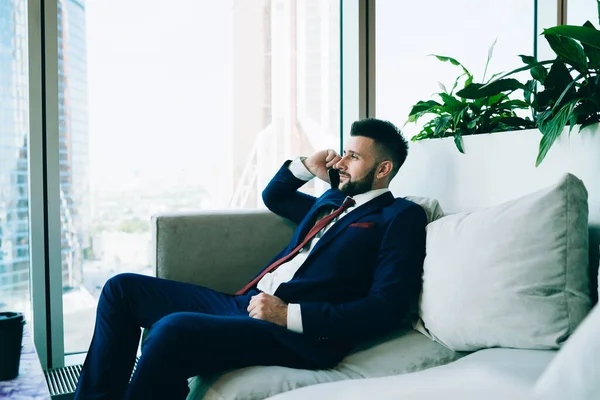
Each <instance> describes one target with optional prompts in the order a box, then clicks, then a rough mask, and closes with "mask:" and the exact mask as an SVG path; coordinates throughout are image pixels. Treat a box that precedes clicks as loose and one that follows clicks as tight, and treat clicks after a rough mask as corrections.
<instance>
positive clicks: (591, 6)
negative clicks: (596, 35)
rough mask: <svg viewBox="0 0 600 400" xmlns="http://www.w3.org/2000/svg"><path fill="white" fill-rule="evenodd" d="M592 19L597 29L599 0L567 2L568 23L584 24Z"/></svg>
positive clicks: (571, 0)
mask: <svg viewBox="0 0 600 400" xmlns="http://www.w3.org/2000/svg"><path fill="white" fill-rule="evenodd" d="M586 21H590V22H591V23H592V24H594V26H595V27H596V29H598V28H599V27H600V25H598V1H597V0H569V1H568V2H567V24H569V25H583V24H584V23H585V22H586Z"/></svg>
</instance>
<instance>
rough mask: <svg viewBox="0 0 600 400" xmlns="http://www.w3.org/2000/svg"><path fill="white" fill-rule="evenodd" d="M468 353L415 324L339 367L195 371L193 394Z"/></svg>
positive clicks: (341, 375) (273, 388)
mask: <svg viewBox="0 0 600 400" xmlns="http://www.w3.org/2000/svg"><path fill="white" fill-rule="evenodd" d="M465 355H467V353H459V352H454V351H452V350H449V349H447V348H445V347H444V346H442V345H440V344H438V343H436V342H434V341H432V340H430V339H429V338H427V337H426V336H424V335H422V334H421V333H419V332H416V331H413V330H403V331H399V332H395V333H393V334H391V335H389V336H387V337H385V338H380V339H379V340H377V341H373V342H371V343H366V344H364V345H363V346H361V347H360V348H357V349H356V350H355V351H354V352H353V353H352V354H349V355H348V356H347V357H346V358H345V359H344V360H343V361H342V362H341V363H340V364H339V365H338V366H337V367H336V368H333V369H329V370H318V371H313V370H302V369H292V368H285V367H276V366H255V367H248V368H243V369H239V370H233V371H229V372H226V373H223V374H218V375H213V376H205V377H195V378H193V379H192V380H191V382H190V394H189V395H188V397H187V399H188V400H236V399H240V400H241V399H244V400H252V399H264V398H267V397H269V396H273V395H276V394H278V393H281V392H286V391H289V390H292V389H297V388H300V387H304V386H310V385H316V384H318V383H325V382H335V381H341V380H348V379H362V378H374V377H382V376H390V375H398V374H406V373H409V372H415V371H420V370H423V369H427V368H431V367H435V366H438V365H443V364H447V363H449V362H452V361H454V360H457V359H459V358H461V357H464V356H465Z"/></svg>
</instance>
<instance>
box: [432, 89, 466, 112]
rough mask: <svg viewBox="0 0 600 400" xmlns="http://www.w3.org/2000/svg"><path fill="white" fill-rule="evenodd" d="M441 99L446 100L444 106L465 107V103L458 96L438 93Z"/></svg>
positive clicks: (451, 107)
mask: <svg viewBox="0 0 600 400" xmlns="http://www.w3.org/2000/svg"><path fill="white" fill-rule="evenodd" d="M438 95H439V96H440V97H441V99H442V100H443V101H444V106H448V108H450V109H454V108H458V107H463V106H464V103H463V102H462V101H460V100H458V99H457V98H456V97H454V96H451V95H449V94H447V93H438Z"/></svg>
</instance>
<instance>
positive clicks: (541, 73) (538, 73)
mask: <svg viewBox="0 0 600 400" xmlns="http://www.w3.org/2000/svg"><path fill="white" fill-rule="evenodd" d="M519 57H521V60H522V61H523V62H524V63H525V64H527V65H529V66H531V71H530V72H531V76H532V77H533V79H535V80H536V81H538V82H540V83H542V84H543V83H544V79H546V76H548V71H547V70H546V68H544V67H543V66H542V65H539V63H538V61H537V60H536V58H535V57H532V56H526V55H523V54H520V55H519Z"/></svg>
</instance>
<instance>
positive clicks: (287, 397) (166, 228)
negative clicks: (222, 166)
mask: <svg viewBox="0 0 600 400" xmlns="http://www.w3.org/2000/svg"><path fill="white" fill-rule="evenodd" d="M574 179H576V178H574ZM574 179H567V180H563V181H561V182H562V183H560V184H559V185H558V186H557V188H558V189H556V188H555V189H556V190H555V189H552V190H554V191H555V193H554V194H553V196H554V198H549V197H548V195H547V193H546V192H543V191H542V192H540V193H542V194H541V195H537V196H538V197H537V198H534V202H533V203H532V200H531V198H528V199H525V201H523V202H522V203H523V204H525V208H522V207H523V206H522V205H519V206H518V207H517V211H519V210H520V211H519V212H521V214H522V215H521V214H519V213H518V212H515V211H514V209H515V207H514V205H513V206H511V205H510V204H509V205H508V206H506V205H502V206H500V207H499V208H498V210H499V211H498V210H496V211H494V210H492V211H491V214H489V212H488V214H485V212H483V213H481V212H480V213H479V214H476V215H475V214H474V215H475V216H473V215H470V214H469V215H467V214H465V215H458V216H456V218H454V221H455V222H454V223H456V221H458V223H459V224H462V225H460V226H461V227H462V228H463V230H464V226H465V222H464V221H467V220H468V221H473V220H477V218H482V216H483V217H485V218H491V219H493V220H495V221H500V220H502V221H506V215H510V214H506V213H507V212H509V213H513V214H515V213H516V214H517V216H516V217H515V218H516V220H517V221H520V220H522V219H523V218H528V214H529V215H531V214H532V213H531V212H530V210H529V211H528V210H527V208H526V207H534V208H533V209H537V208H535V207H539V205H540V204H542V205H543V210H544V211H543V212H541V214H543V213H546V215H545V216H544V215H541V214H540V215H541V216H539V217H538V216H537V215H536V216H535V217H536V219H542V220H543V221H545V222H544V224H546V225H548V224H550V225H548V226H554V225H553V224H555V222H556V221H557V215H558V216H561V215H562V216H565V218H566V220H565V221H566V222H567V223H566V224H565V223H561V224H559V226H558V227H557V228H556V229H558V230H560V229H563V226H564V225H569V224H570V225H573V226H574V227H577V226H578V227H579V228H578V230H577V231H567V234H564V232H561V233H557V234H555V235H550V236H552V238H551V240H553V241H554V242H552V246H554V244H555V242H556V241H559V242H561V243H562V242H564V244H565V246H567V247H566V250H565V251H563V250H562V249H560V248H556V249H554V248H549V249H548V253H552V252H556V256H557V257H558V259H559V260H560V259H562V256H563V254H566V256H565V257H564V258H565V260H569V259H570V254H573V255H575V256H576V258H573V259H570V261H569V263H571V266H568V265H567V268H566V272H565V275H567V276H570V278H568V279H571V280H572V279H573V277H574V276H583V275H581V271H582V268H584V269H585V275H588V262H587V257H588V255H589V254H588V249H587V245H588V237H587V236H588V234H587V222H586V221H587V193H586V192H585V189H582V190H581V188H580V190H579V192H578V193H579V194H577V193H576V194H573V193H575V192H574V191H573V189H572V187H573V185H574V182H575V183H577V181H576V180H574ZM552 190H551V191H550V192H552ZM577 196H579V200H577ZM575 200H577V201H579V206H577V207H578V208H573V207H574V206H573V204H576V203H577V201H575ZM535 201H539V202H541V203H539V204H538V203H535ZM552 202H554V203H556V204H555V207H552V206H550V207H549V206H548V204H551V203H552ZM422 205H423V204H422ZM511 207H512V208H511ZM519 207H520V208H519ZM424 208H426V211H429V212H428V215H429V216H430V218H431V219H432V220H433V219H436V217H434V216H433V215H432V212H431V210H427V205H425V206H424ZM540 209H541V208H540ZM507 210H508V211H507ZM548 210H550V211H548ZM552 210H554V211H552ZM565 210H566V211H565ZM486 212H487V211H486ZM502 213H504V214H502ZM553 213H554V214H553ZM433 214H435V213H433ZM499 216H500V217H501V218H498V217H499ZM450 217H452V216H450ZM582 218H584V219H585V220H584V221H583V222H582ZM446 220H447V221H450V222H446ZM440 221H443V222H444V223H445V224H452V222H451V221H452V219H451V218H446V217H444V218H443V219H441V220H440ZM438 222H439V221H438ZM517 223H518V222H517ZM495 224H496V225H498V224H497V222H496V223H495ZM525 224H526V225H524V226H527V227H529V226H530V225H531V224H530V223H527V222H525ZM544 224H542V225H540V227H539V228H540V229H544ZM432 225H433V224H430V226H428V229H429V230H431V232H434V233H435V232H437V234H438V235H439V232H438V231H439V230H440V229H441V228H439V227H440V226H441V227H442V228H443V227H444V224H440V223H437V225H435V228H436V229H437V231H436V229H431V226H432ZM152 226H153V229H154V232H153V237H154V242H153V243H154V250H153V254H154V255H155V264H156V265H155V266H156V273H157V276H158V277H161V278H166V279H172V280H177V281H183V282H190V283H194V284H198V285H203V286H207V287H211V288H213V289H216V290H219V291H223V292H227V293H233V292H235V290H237V289H238V288H240V287H242V286H243V284H245V283H246V282H247V281H248V280H250V279H251V278H252V277H253V276H254V275H255V274H256V273H257V271H258V270H259V268H260V267H261V266H263V265H264V264H265V263H266V262H267V261H268V260H269V259H270V258H271V257H272V256H273V254H276V253H277V252H278V251H279V250H280V249H281V248H283V247H284V246H285V245H286V244H287V242H288V241H289V238H290V236H291V234H292V232H293V229H294V226H293V225H292V224H290V223H289V222H287V221H285V220H284V219H282V218H280V217H278V216H276V215H274V214H272V213H270V212H269V211H264V210H260V211H247V210H237V211H211V212H196V213H171V214H161V215H156V216H154V217H153V223H152ZM451 227H452V225H451ZM452 229H453V230H456V229H455V228H454V227H452ZM506 229H510V226H508V228H506ZM429 235H430V233H429V231H428V246H429V240H430V239H429ZM527 235H528V234H526V235H525V238H526V237H527ZM575 242H578V243H579V244H578V245H577V246H578V247H576V248H575V249H573V248H571V247H568V246H573V243H575ZM556 243H558V242H556ZM535 245H536V246H539V243H538V242H535ZM592 245H593V246H596V247H595V248H596V249H597V246H598V244H597V243H593V244H592ZM498 246H501V244H499V245H498ZM584 248H585V249H584ZM428 252H429V250H428ZM431 252H432V253H433V251H431ZM584 252H585V254H583V253H584ZM543 253H546V251H543ZM594 253H595V251H594ZM442 256H443V254H442ZM521 256H523V257H525V258H526V257H527V256H528V255H527V254H525V253H523V254H522V255H521V254H519V259H520V257H521ZM428 257H429V254H428ZM474 257H476V255H474ZM584 259H585V260H584ZM573 261H575V262H573ZM536 262H537V263H538V264H540V263H541V265H542V267H543V265H544V263H545V262H546V260H544V259H538V260H537V261H536ZM559 262H560V261H559ZM565 262H567V261H565ZM573 264H579V265H578V266H575V268H576V270H573V268H574V267H573ZM584 264H585V265H584ZM597 265H598V264H597V260H596V261H595V265H594V266H593V267H592V268H591V269H593V271H597V270H596V268H597ZM428 268H429V270H431V266H429V267H428V266H427V260H426V269H425V273H424V277H427V274H428V272H427V271H428ZM569 268H570V270H571V273H567V272H568V270H569ZM433 270H434V271H435V269H433ZM559 270H560V268H559ZM574 271H575V272H576V274H574V273H572V272H574ZM429 273H431V272H429ZM577 274H579V275H577ZM595 274H596V272H594V278H595V276H596V275H595ZM533 278H534V281H535V276H533ZM522 279H523V281H524V282H526V281H527V279H531V277H527V276H524V277H523V278H522ZM565 279H567V278H565ZM578 279H579V278H578ZM581 279H585V281H586V283H585V285H583V286H586V287H587V285H588V282H587V278H581ZM430 281H434V279H430ZM561 282H562V281H560V282H558V286H561V285H562V283H561ZM554 284H555V283H553V285H554ZM571 284H572V283H571ZM579 286H582V285H579ZM594 286H596V284H595V283H594ZM424 287H426V285H425V286H424ZM565 288H566V286H564V287H562V290H565V291H570V289H569V290H566V289H565ZM567 289H568V288H567ZM527 290H528V289H527V288H525V290H524V291H525V292H527ZM534 291H535V290H534ZM584 291H585V290H584ZM431 292H435V290H430V293H431ZM533 296H535V297H539V293H534V294H533ZM563 297H565V296H563ZM585 297H587V300H586V299H585ZM593 297H595V294H594V296H593ZM547 298H548V299H550V300H551V299H552V298H553V295H552V293H550V294H549V296H547ZM542 299H545V295H544V296H542ZM561 299H562V297H561ZM422 300H423V299H422ZM442 300H443V299H442ZM526 300H529V299H526ZM579 300H582V304H583V305H582V306H581V307H579V311H578V312H579V314H580V315H577V314H576V313H575V314H573V313H570V314H569V317H568V318H562V319H567V320H568V323H567V325H568V327H567V328H565V329H564V332H563V333H564V335H563V336H565V337H568V336H569V334H571V333H572V331H573V329H574V328H575V327H576V326H577V325H578V323H579V321H580V320H581V319H583V317H585V313H587V311H589V307H590V304H591V303H590V301H589V292H588V293H587V294H585V293H584V294H583V297H582V295H580V294H576V296H574V297H573V299H571V300H570V303H569V307H571V306H572V304H576V303H577V301H579ZM428 301H429V300H428ZM561 301H562V300H561ZM584 303H585V304H584ZM551 306H552V305H551ZM425 308H426V307H425ZM425 308H424V309H422V310H421V311H423V314H422V316H423V318H424V319H425V325H427V324H428V323H429V322H430V321H429V320H427V318H426V316H427V315H430V314H431V312H430V311H428V310H426V309H425ZM438 308H439V307H438ZM534 308H535V305H534ZM555 308H558V309H560V308H562V307H555ZM546 310H547V309H546ZM582 310H583V311H582ZM434 311H435V310H434ZM438 311H439V310H438ZM545 314H546V311H543V312H542V313H541V314H540V315H537V318H544V317H545V316H546V315H545ZM596 314H598V312H597V313H596ZM438 315H439V313H438ZM529 315H531V316H532V318H534V319H535V318H536V314H535V310H534V311H532V312H531V314H528V317H529ZM480 318H484V319H485V315H483V316H480ZM555 319H561V318H554V316H553V315H551V316H550V318H549V319H548V324H549V325H551V324H552V323H553V321H554V320H555ZM537 321H538V320H535V323H534V324H533V325H532V327H531V326H530V327H529V328H528V327H527V326H525V325H524V326H523V328H522V329H523V331H522V332H518V333H517V334H515V338H516V339H517V342H515V343H517V345H515V346H511V345H510V344H509V345H508V346H502V343H504V342H502V340H506V338H502V337H501V336H502V335H506V334H507V333H506V332H504V333H502V332H501V333H500V334H499V337H500V339H498V340H500V342H498V343H500V344H495V345H494V343H488V344H487V345H481V346H479V349H481V350H479V351H475V350H477V349H473V351H453V350H451V349H452V348H454V349H456V347H457V345H456V344H455V343H456V341H455V342H452V341H451V340H448V338H450V339H452V337H453V335H454V332H444V330H443V329H441V330H435V329H434V331H433V332H432V331H429V330H428V329H427V328H426V327H425V326H424V325H423V320H420V321H419V324H417V329H419V330H420V332H419V331H417V330H413V329H412V328H410V327H407V328H406V329H404V330H401V331H397V332H394V333H393V334H390V335H389V336H388V337H386V338H380V339H379V340H377V341H375V342H372V343H364V344H363V345H361V346H360V347H359V348H356V349H355V350H354V351H353V352H352V353H351V354H350V355H349V356H348V357H346V359H345V360H343V361H342V362H341V363H340V364H339V365H338V366H337V367H336V368H334V369H330V370H320V371H312V370H296V369H290V368H284V367H267V366H256V367H250V368H244V369H240V370H232V371H225V372H224V373H221V374H217V375H214V376H203V377H194V378H192V379H190V382H189V384H190V389H191V390H190V394H189V396H188V400H201V399H202V400H215V399H218V400H234V399H264V398H268V397H271V396H276V398H277V399H279V398H281V400H292V399H302V398H312V399H316V398H319V399H328V398H357V399H358V398H361V399H363V398H364V399H366V398H368V397H369V393H372V391H373V390H377V388H379V390H380V392H379V393H380V394H381V395H378V396H377V398H399V397H398V396H403V397H402V398H413V397H411V395H414V396H415V397H414V398H417V397H418V398H434V397H419V396H421V395H422V394H423V393H424V391H425V392H427V391H428V390H429V391H430V392H431V384H432V383H433V382H444V380H445V382H446V384H447V386H448V385H449V387H450V386H454V387H455V389H456V386H457V385H458V384H460V383H461V382H462V385H463V389H464V385H466V384H468V385H473V384H474V383H475V382H477V381H479V382H483V383H482V385H483V386H482V388H483V389H482V390H487V391H488V395H489V394H490V393H489V390H490V387H492V388H495V390H493V393H491V394H494V393H495V394H496V395H500V394H502V396H500V397H496V398H518V394H519V393H521V394H522V393H526V392H527V390H530V389H531V388H532V387H533V386H534V385H535V383H536V381H537V380H538V379H539V377H540V375H541V374H542V373H543V372H544V371H545V370H547V369H548V365H551V363H552V360H553V359H554V358H555V356H556V354H557V352H558V349H559V345H558V344H557V345H553V343H552V342H551V341H548V340H547V337H549V334H548V333H547V332H543V335H542V334H539V331H544V329H540V330H538V329H537V325H538V324H541V325H540V327H542V328H545V327H544V326H543V324H546V322H544V321H541V320H540V321H541V322H537ZM530 325H531V324H530ZM430 326H434V325H433V324H431V325H430ZM530 328H533V330H534V331H535V332H532V333H531V334H529V336H531V337H533V339H531V340H533V342H530V343H533V345H530V346H529V347H525V346H519V345H518V344H519V343H528V342H526V341H523V338H524V337H527V336H528V333H527V332H526V330H527V329H530ZM482 329H483V327H482ZM560 329H563V328H560ZM560 329H559V330H558V331H560ZM494 333H495V332H494ZM508 334H509V335H510V332H509V333H508ZM436 335H437V336H436ZM532 335H533V336H532ZM536 335H538V336H536ZM491 336H493V335H490V337H491ZM550 336H551V335H550ZM555 336H556V335H555ZM536 340H537V342H538V343H536V342H535V341H536ZM561 340H562V339H561ZM519 341H520V342H519ZM441 343H444V344H445V345H443V344H441ZM508 343H510V342H508ZM488 347H522V348H520V349H514V348H488ZM457 360H458V361H457ZM425 370H427V371H425ZM440 370H441V373H440ZM419 371H422V372H419ZM415 372H416V373H415ZM440 376H442V377H443V378H444V379H442V380H441V381H440ZM371 378H374V379H371ZM375 378H376V379H375ZM486 379H487V380H486ZM359 380H360V381H359ZM340 381H344V382H340ZM486 382H487V383H488V384H489V385H488V384H486ZM506 382H510V384H507V383H506ZM411 385H412V386H411ZM305 387H306V388H305ZM386 387H387V388H388V389H389V388H396V389H397V388H407V389H405V390H404V391H403V392H402V391H398V390H387V391H386V389H385V388H386ZM443 387H444V384H443V383H442V385H441V389H440V390H442V393H441V394H442V397H441V398H451V397H443V395H444V392H443V390H444V389H443ZM301 388H304V389H301ZM361 388H362V390H361ZM294 389H299V390H294ZM475 389H476V388H474V390H475ZM480 389H481V388H480ZM440 390H438V391H437V392H438V394H440V393H439V391H440ZM385 393H387V394H388V395H389V396H387V397H386V395H385ZM471 393H474V391H471ZM464 394H465V393H462V394H461V396H463V395H464ZM461 398H469V397H465V396H463V397H461ZM473 398H475V397H473ZM488 398H491V397H489V396H488ZM523 398H529V396H528V395H524V397H523ZM582 400H585V398H583V399H582Z"/></svg>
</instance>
